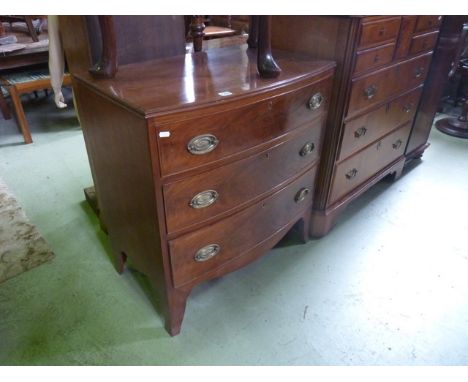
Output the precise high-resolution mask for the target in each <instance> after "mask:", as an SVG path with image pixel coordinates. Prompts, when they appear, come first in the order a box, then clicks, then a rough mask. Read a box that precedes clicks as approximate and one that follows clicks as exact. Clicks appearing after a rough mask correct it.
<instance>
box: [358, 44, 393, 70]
mask: <svg viewBox="0 0 468 382" xmlns="http://www.w3.org/2000/svg"><path fill="white" fill-rule="evenodd" d="M394 50H395V43H391V44H387V45H383V46H379V47H377V48H373V49H368V50H363V51H360V52H358V53H357V55H356V65H355V67H354V72H355V73H359V72H364V71H366V70H370V69H374V68H377V67H379V66H382V65H385V64H388V63H390V62H392V59H393V52H394Z"/></svg>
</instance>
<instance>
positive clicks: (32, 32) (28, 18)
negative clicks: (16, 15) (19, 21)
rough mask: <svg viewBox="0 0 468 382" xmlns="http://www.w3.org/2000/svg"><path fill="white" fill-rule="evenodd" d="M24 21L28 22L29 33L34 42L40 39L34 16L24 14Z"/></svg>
mask: <svg viewBox="0 0 468 382" xmlns="http://www.w3.org/2000/svg"><path fill="white" fill-rule="evenodd" d="M24 21H25V22H26V26H27V27H28V30H29V34H30V35H31V38H32V39H33V41H34V42H38V41H39V37H37V33H36V29H35V28H34V25H33V22H32V17H31V16H24Z"/></svg>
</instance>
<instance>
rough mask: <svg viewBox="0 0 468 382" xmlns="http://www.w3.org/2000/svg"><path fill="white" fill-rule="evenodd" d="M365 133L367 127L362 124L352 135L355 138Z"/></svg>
mask: <svg viewBox="0 0 468 382" xmlns="http://www.w3.org/2000/svg"><path fill="white" fill-rule="evenodd" d="M366 133H367V129H366V128H365V127H364V126H362V127H360V128H359V129H357V130H356V131H355V132H354V136H355V137H356V138H361V137H362V136H363V135H366Z"/></svg>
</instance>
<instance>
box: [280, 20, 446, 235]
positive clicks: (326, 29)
mask: <svg viewBox="0 0 468 382" xmlns="http://www.w3.org/2000/svg"><path fill="white" fill-rule="evenodd" d="M441 19H442V17H441V16H368V17H348V16H277V17H274V23H273V36H272V43H273V46H275V47H277V48H281V49H288V50H291V51H294V52H304V53H305V52H307V53H309V54H313V55H314V56H315V57H316V58H321V59H324V58H327V59H333V60H336V61H337V72H336V76H335V81H334V85H333V93H332V99H331V103H330V109H331V110H332V111H333V112H332V113H330V114H329V118H328V121H327V133H326V136H325V141H324V150H323V155H322V158H321V165H320V170H319V174H318V182H317V183H318V185H319V186H318V187H317V189H316V194H315V201H314V207H313V213H312V222H311V235H312V236H315V237H320V236H323V235H325V234H326V233H327V232H328V231H329V230H330V229H331V228H332V226H333V225H334V223H335V220H336V218H337V217H338V215H339V214H340V213H341V212H342V211H343V209H344V208H345V207H346V205H347V204H348V203H349V202H350V201H351V200H353V199H354V198H356V197H357V196H359V195H360V194H362V193H363V192H364V191H365V190H367V189H368V188H369V187H371V186H372V185H373V184H375V183H376V182H377V181H379V180H380V179H382V178H383V177H385V176H387V175H389V174H395V176H396V177H398V176H399V175H400V174H401V171H402V169H403V166H404V164H405V161H406V158H407V157H410V156H411V153H407V152H406V147H407V142H408V140H409V139H411V134H412V125H413V119H414V116H415V113H416V111H417V108H418V105H419V99H420V96H421V93H422V89H423V86H424V83H425V81H426V77H427V74H428V73H429V69H430V65H431V60H432V50H433V48H434V46H435V45H436V43H437V38H438V33H439V26H440V24H441ZM286 25H287V28H288V34H284V33H281V30H283V29H284V28H286ZM292 36H294V37H292ZM425 147H427V146H425V142H423V144H422V145H421V146H420V147H418V150H424V148H425Z"/></svg>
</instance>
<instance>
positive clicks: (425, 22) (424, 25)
mask: <svg viewBox="0 0 468 382" xmlns="http://www.w3.org/2000/svg"><path fill="white" fill-rule="evenodd" d="M441 23H442V16H418V21H417V22H416V28H415V32H424V31H427V30H431V29H435V28H438V27H439V26H440V24H441Z"/></svg>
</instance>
